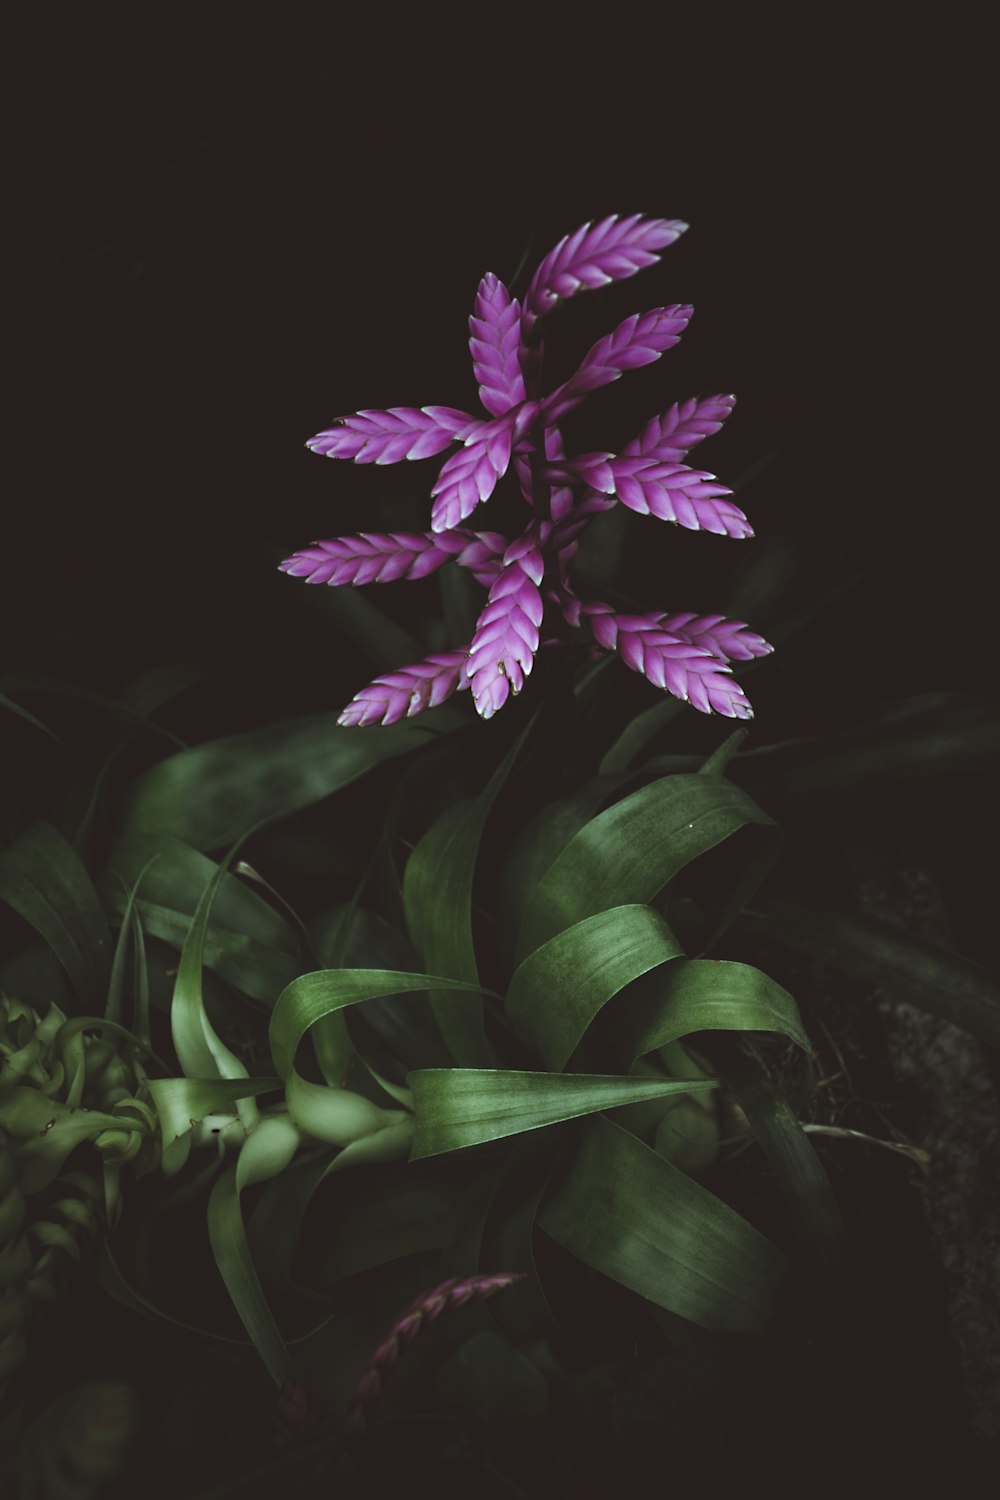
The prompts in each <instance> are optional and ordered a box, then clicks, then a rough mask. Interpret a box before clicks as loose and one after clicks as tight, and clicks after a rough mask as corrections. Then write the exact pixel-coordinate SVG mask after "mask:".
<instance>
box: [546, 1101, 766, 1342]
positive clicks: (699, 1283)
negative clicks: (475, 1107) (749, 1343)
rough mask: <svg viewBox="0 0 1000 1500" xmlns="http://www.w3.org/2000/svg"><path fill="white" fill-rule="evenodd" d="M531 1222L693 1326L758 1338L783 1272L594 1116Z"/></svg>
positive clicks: (651, 1156)
mask: <svg viewBox="0 0 1000 1500" xmlns="http://www.w3.org/2000/svg"><path fill="white" fill-rule="evenodd" d="M684 1087H686V1088H688V1089H690V1088H691V1085H690V1084H686V1085H684ZM539 1223H540V1224H541V1227H542V1228H543V1229H544V1230H545V1232H546V1233H547V1234H549V1235H551V1236H552V1238H553V1239H554V1240H556V1241H558V1243H559V1244H560V1245H562V1246H563V1247H564V1248H565V1249H567V1250H569V1251H570V1252H571V1253H572V1254H573V1255H575V1256H577V1257H578V1258H579V1259H580V1260H582V1261H583V1262H584V1263H585V1264H586V1265H588V1266H592V1267H593V1268H594V1270H596V1271H600V1272H601V1273H602V1275H605V1276H610V1277H611V1279H612V1280H613V1281H617V1282H620V1283H621V1284H622V1285H623V1286H627V1287H629V1288H630V1289H631V1290H632V1291H634V1292H637V1293H638V1294H639V1295H640V1296H641V1297H646V1298H648V1299H649V1301H651V1302H655V1303H656V1304H657V1306H659V1307H665V1308H666V1309H667V1310H668V1311H670V1312H673V1313H677V1314H678V1315H679V1316H680V1317H682V1318H687V1319H689V1320H690V1321H691V1322H692V1323H697V1324H699V1325H700V1326H701V1327H703V1328H719V1329H727V1330H730V1331H732V1332H737V1333H756V1332H759V1331H760V1330H761V1329H762V1328H763V1327H764V1326H765V1324H766V1322H767V1318H768V1315H769V1313H770V1310H771V1307H772V1305H773V1303H774V1299H775V1296H776V1294H777V1291H778V1288H779V1286H780V1284H781V1280H782V1276H783V1274H784V1267H785V1259H784V1256H783V1255H782V1254H781V1252H780V1251H779V1250H777V1249H776V1248H775V1246H774V1245H772V1244H771V1242H770V1241H769V1240H767V1239H765V1238H764V1236H763V1235H762V1234H760V1233H758V1231H757V1230H756V1229H754V1228H753V1227H752V1225H750V1224H748V1223H747V1221H746V1220H745V1219H743V1218H741V1217H740V1215H739V1214H737V1213H736V1212H734V1210H733V1209H731V1208H729V1207H728V1206H727V1205H726V1204H725V1203H723V1202H722V1201H721V1200H720V1199H718V1198H716V1197H715V1195H714V1194H713V1193H710V1192H708V1191H707V1189H706V1188H703V1187H701V1186H699V1184H698V1183H696V1182H694V1181H693V1180H692V1179H691V1178H690V1177H688V1176H686V1175H685V1174H684V1173H683V1172H681V1171H679V1170H678V1169H677V1168H676V1167H674V1166H671V1164H670V1163H669V1162H668V1161H665V1160H664V1158H663V1157H662V1156H659V1155H658V1154H657V1153H656V1152H655V1151H653V1150H651V1148H650V1147H649V1146H645V1145H643V1143H642V1141H639V1140H637V1139H636V1137H635V1136H634V1135H631V1134H630V1133H629V1132H628V1131H627V1130H623V1129H622V1128H621V1126H619V1125H615V1124H613V1123H612V1121H611V1120H607V1119H604V1118H603V1117H598V1118H596V1119H593V1120H588V1121H587V1122H586V1125H585V1126H584V1130H583V1136H582V1140H581V1143H580V1147H579V1150H578V1152H577V1154H576V1157H575V1159H574V1161H573V1163H572V1165H571V1166H570V1169H569V1172H568V1174H567V1176H566V1178H565V1180H564V1181H563V1183H562V1184H561V1185H560V1186H559V1187H558V1188H557V1190H556V1191H555V1193H554V1194H553V1195H552V1197H551V1198H549V1199H548V1201H547V1202H546V1203H545V1204H544V1205H543V1207H542V1211H541V1214H540V1215H539Z"/></svg>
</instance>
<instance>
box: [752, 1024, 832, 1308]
mask: <svg viewBox="0 0 1000 1500" xmlns="http://www.w3.org/2000/svg"><path fill="white" fill-rule="evenodd" d="M723 1072H724V1076H725V1079H726V1082H727V1083H728V1084H729V1085H730V1087H731V1088H732V1089H733V1092H734V1093H735V1095H736V1098H737V1100H738V1101H739V1103H740V1104H741V1106H742V1108H743V1112H744V1113H745V1115H746V1116H747V1119H748V1120H749V1121H750V1124H751V1125H752V1126H753V1130H754V1134H755V1135H756V1136H757V1139H758V1140H759V1141H760V1144H761V1146H762V1147H763V1149H764V1153H765V1155H766V1156H767V1158H768V1161H769V1162H770V1163H771V1166H772V1167H773V1169H774V1172H775V1174H776V1176H777V1178H778V1182H779V1184H780V1186H781V1191H782V1193H783V1194H784V1197H785V1201H786V1203H787V1205H788V1212H789V1217H790V1218H791V1221H792V1228H793V1229H794V1231H795V1235H796V1238H797V1239H798V1241H799V1243H800V1244H801V1246H802V1249H803V1251H804V1253H805V1255H806V1258H807V1260H808V1262H809V1266H810V1269H811V1270H812V1272H813V1275H814V1276H815V1277H816V1278H817V1279H818V1280H820V1281H833V1280H836V1279H837V1278H838V1277H840V1276H842V1275H843V1274H844V1271H845V1269H846V1263H847V1243H846V1232H845V1229H844V1222H843V1219H842V1218H841V1216H840V1209H839V1208H838V1206H837V1200H836V1198H835V1197H834V1194H833V1189H832V1188H831V1186H830V1179H829V1178H828V1177H827V1175H826V1172H825V1171H824V1169H823V1164H822V1162H821V1161H820V1159H819V1157H818V1156H817V1155H816V1152H815V1151H814V1149H813V1146H812V1142H811V1141H810V1139H809V1137H808V1136H807V1135H806V1133H805V1131H804V1130H803V1128H802V1126H801V1124H800V1123H799V1121H798V1120H797V1119H796V1117H795V1114H794V1112H793V1111H792V1109H791V1107H790V1106H789V1104H788V1102H787V1101H786V1100H785V1099H783V1098H782V1097H781V1095H780V1094H779V1093H778V1091H777V1089H775V1088H774V1086H773V1084H771V1082H770V1081H769V1079H768V1078H767V1076H766V1074H765V1073H764V1071H763V1069H762V1068H761V1067H760V1066H759V1065H757V1064H755V1063H754V1062H752V1060H751V1059H750V1058H748V1057H746V1056H745V1055H744V1054H742V1053H740V1052H737V1050H736V1049H735V1048H731V1049H730V1051H729V1056H728V1060H727V1062H726V1064H725V1065H724V1068H723Z"/></svg>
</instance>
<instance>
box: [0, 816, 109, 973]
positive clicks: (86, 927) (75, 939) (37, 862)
mask: <svg viewBox="0 0 1000 1500" xmlns="http://www.w3.org/2000/svg"><path fill="white" fill-rule="evenodd" d="M0 900H4V901H6V902H7V904H8V905H9V906H12V907H13V908H14V910H15V911H16V912H18V913H19V914H20V915H21V916H22V917H24V919H25V921H27V922H29V923H30V924H31V926H32V927H34V928H35V930H36V931H37V932H38V933H40V935H41V936H42V937H43V938H44V939H45V941H46V942H47V943H48V945H49V947H50V948H51V949H52V951H53V953H54V954H55V955H56V957H57V958H58V960H59V962H60V963H61V964H62V966H63V968H64V969H65V970H66V972H67V974H68V975H69V977H70V979H71V981H72V982H73V985H74V986H75V988H76V989H77V990H78V992H79V994H80V996H81V998H83V999H89V998H91V997H93V996H94V995H95V992H96V991H97V989H98V987H99V986H100V984H101V982H102V980H103V979H104V977H105V975H106V974H107V971H108V965H109V963H110V960H111V934H110V933H109V931H108V924H107V922H106V921H105V918H104V912H103V911H102V909H101V903H100V901H99V899H98V896H97V892H96V891H95V890H94V887H93V885H92V884H91V881H90V877H89V875H88V874H87V872H86V870H85V869H84V867H83V865H82V864H81V862H80V858H79V855H78V854H77V853H76V851H75V850H74V849H73V846H72V845H71V844H70V843H68V842H67V840H66V839H64V838H63V836H62V834H60V833H57V832H56V830H55V829H54V828H52V827H51V826H50V825H49V824H48V823H35V824H34V825H33V826H32V827H31V828H29V829H28V830H27V831H26V832H25V833H23V834H22V835H21V837H20V838H19V839H17V840H16V842H15V843H13V844H11V845H10V847H9V848H7V849H5V850H4V852H3V853H2V854H0Z"/></svg>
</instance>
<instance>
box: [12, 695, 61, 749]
mask: <svg viewBox="0 0 1000 1500" xmlns="http://www.w3.org/2000/svg"><path fill="white" fill-rule="evenodd" d="M0 708H6V709H7V710H8V712H9V713H12V714H17V716H18V718H19V719H25V720H27V722H28V723H29V724H33V725H34V726H35V728H36V729H40V730H41V731H42V733H43V734H47V735H48V737H49V739H50V740H58V738H59V736H58V735H57V734H53V732H52V730H51V729H50V728H49V727H48V725H47V724H43V723H42V721H41V719H36V718H35V715H34V714H29V712H28V710H27V709H26V708H22V707H21V705H20V703H15V702H14V701H13V700H12V699H11V698H8V697H7V694H6V693H0Z"/></svg>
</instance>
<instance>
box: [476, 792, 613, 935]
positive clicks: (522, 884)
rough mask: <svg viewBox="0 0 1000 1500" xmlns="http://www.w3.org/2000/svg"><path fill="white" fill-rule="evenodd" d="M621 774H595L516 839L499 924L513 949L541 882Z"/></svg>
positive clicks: (509, 857) (544, 811)
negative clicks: (525, 914) (524, 917)
mask: <svg viewBox="0 0 1000 1500" xmlns="http://www.w3.org/2000/svg"><path fill="white" fill-rule="evenodd" d="M622 779H623V778H622V777H621V776H595V777H594V778H593V779H592V780H591V781H588V782H587V783H586V784H585V785H584V786H582V787H580V788H579V789H578V790H577V791H575V792H574V793H573V794H572V795H571V796H569V797H562V798H560V799H559V801H558V802H553V803H551V804H550V805H549V806H548V807H546V808H543V809H542V811H541V812H540V813H538V815H537V816H536V817H534V818H532V820H531V822H530V823H529V824H528V825H527V827H526V828H524V829H523V830H522V831H521V833H520V834H519V835H518V837H517V838H516V839H515V840H514V843H513V844H512V846H511V849H510V852H509V854H508V855H507V858H506V860H505V861H504V867H503V870H502V872H501V875H500V891H499V897H498V900H499V914H498V923H499V927H500V931H501V935H502V937H503V939H504V942H505V946H506V947H507V948H508V949H509V950H511V951H513V949H514V947H515V945H516V941H517V933H518V929H519V927H520V925H521V921H522V919H523V915H524V913H525V911H527V909H528V908H529V906H530V903H531V900H532V898H533V896H534V893H535V890H536V888H537V886H538V882H539V881H540V880H541V878H542V876H543V875H544V874H545V873H546V871H547V870H548V869H549V868H550V866H551V865H552V863H553V862H554V860H555V859H556V857H557V856H558V855H559V854H561V853H562V851H563V850H564V849H565V847H566V845H567V844H568V843H569V841H570V839H571V838H573V837H574V836H575V835H576V834H578V833H579V832H580V829H581V828H583V827H584V825H585V824H587V823H589V822H590V820H591V818H592V817H593V816H594V814H595V813H596V812H597V809H598V808H599V807H600V805H601V803H602V802H605V801H607V799H608V797H610V796H611V795H612V793H613V792H615V791H617V789H618V788H619V787H620V786H621V784H622Z"/></svg>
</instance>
